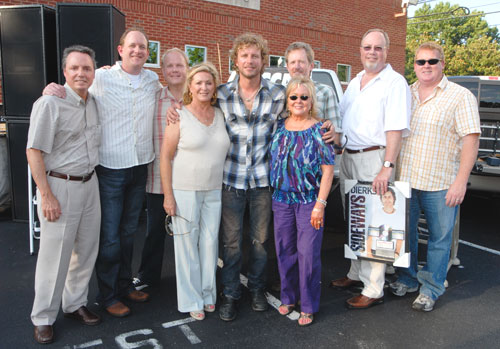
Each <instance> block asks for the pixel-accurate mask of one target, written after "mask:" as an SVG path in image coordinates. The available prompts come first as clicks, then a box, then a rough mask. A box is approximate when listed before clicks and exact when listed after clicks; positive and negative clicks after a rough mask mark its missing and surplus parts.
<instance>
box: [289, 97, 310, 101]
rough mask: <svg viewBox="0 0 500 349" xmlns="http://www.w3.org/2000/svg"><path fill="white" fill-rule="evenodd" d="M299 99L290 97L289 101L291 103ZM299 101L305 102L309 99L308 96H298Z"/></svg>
mask: <svg viewBox="0 0 500 349" xmlns="http://www.w3.org/2000/svg"><path fill="white" fill-rule="evenodd" d="M298 98H299V96H290V99H291V100H292V101H296V100H297V99H298ZM300 99H301V100H303V101H307V100H308V99H309V96H300Z"/></svg>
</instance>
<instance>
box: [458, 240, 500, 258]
mask: <svg viewBox="0 0 500 349" xmlns="http://www.w3.org/2000/svg"><path fill="white" fill-rule="evenodd" d="M458 242H460V243H461V244H464V245H467V246H470V247H474V248H477V249H478V250H482V251H486V252H489V253H493V254H496V255H497V256H500V251H497V250H493V249H491V248H488V247H484V246H481V245H476V244H473V243H472V242H468V241H464V240H458Z"/></svg>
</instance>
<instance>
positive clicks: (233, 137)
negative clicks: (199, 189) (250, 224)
mask: <svg viewBox="0 0 500 349" xmlns="http://www.w3.org/2000/svg"><path fill="white" fill-rule="evenodd" d="M238 82H239V76H238V77H237V78H236V79H234V80H233V81H231V82H228V83H226V84H223V85H220V86H219V87H218V93H217V101H218V104H219V108H220V109H221V110H222V112H223V113H224V118H225V119H226V129H227V133H228V135H229V140H230V142H231V144H230V146H229V152H228V155H227V158H226V162H225V164H224V178H223V182H224V184H226V185H230V186H232V187H234V188H236V189H250V188H261V187H267V186H269V157H268V150H269V144H270V143H271V138H272V133H273V128H274V124H275V122H276V120H277V119H278V116H279V115H280V114H281V112H282V111H283V109H284V106H285V87H283V86H281V85H276V84H273V83H272V82H270V81H269V80H266V79H261V81H260V89H259V91H258V93H257V95H256V96H255V99H254V102H253V109H252V110H251V111H248V110H247V109H246V108H245V104H244V103H243V100H242V99H241V98H240V96H239V93H238Z"/></svg>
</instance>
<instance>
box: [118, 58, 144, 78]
mask: <svg viewBox="0 0 500 349" xmlns="http://www.w3.org/2000/svg"><path fill="white" fill-rule="evenodd" d="M122 64H123V62H122V61H116V63H115V65H114V66H112V67H111V69H113V70H118V71H119V72H120V73H121V74H123V75H124V76H127V74H128V73H127V72H126V71H125V70H123V68H122ZM143 74H144V68H141V72H140V73H139V75H141V76H142V75H143ZM127 79H128V76H127Z"/></svg>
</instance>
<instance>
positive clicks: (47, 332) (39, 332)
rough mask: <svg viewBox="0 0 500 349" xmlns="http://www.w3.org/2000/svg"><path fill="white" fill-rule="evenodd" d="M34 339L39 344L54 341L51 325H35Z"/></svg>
mask: <svg viewBox="0 0 500 349" xmlns="http://www.w3.org/2000/svg"><path fill="white" fill-rule="evenodd" d="M35 340H36V341H37V342H38V343H40V344H49V343H52V342H53V341H54V331H53V330H52V326H51V325H41V326H35Z"/></svg>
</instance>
